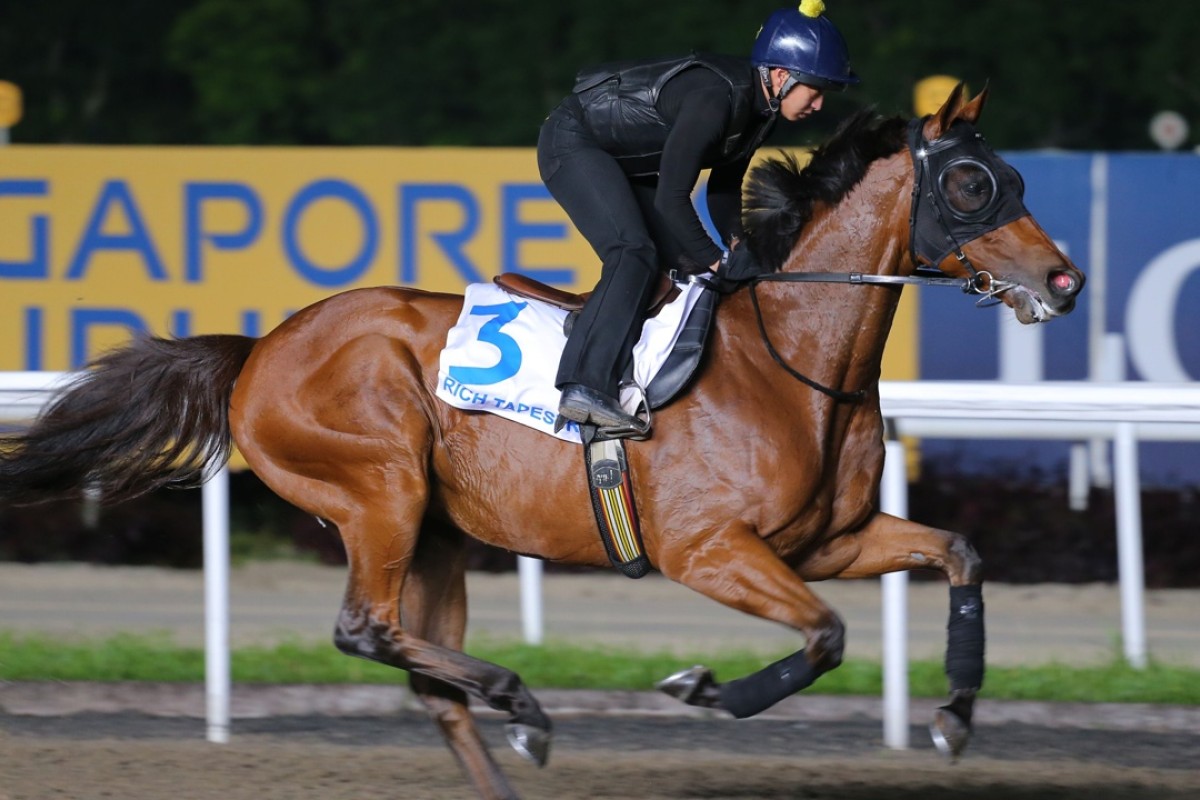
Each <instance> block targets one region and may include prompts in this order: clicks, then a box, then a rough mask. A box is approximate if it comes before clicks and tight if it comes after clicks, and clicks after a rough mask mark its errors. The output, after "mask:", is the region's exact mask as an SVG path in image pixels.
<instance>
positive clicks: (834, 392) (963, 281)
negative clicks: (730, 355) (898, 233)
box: [749, 270, 1012, 403]
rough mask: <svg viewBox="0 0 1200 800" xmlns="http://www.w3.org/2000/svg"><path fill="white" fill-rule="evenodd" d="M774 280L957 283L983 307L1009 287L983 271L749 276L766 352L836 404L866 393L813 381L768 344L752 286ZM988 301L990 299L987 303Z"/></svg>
mask: <svg viewBox="0 0 1200 800" xmlns="http://www.w3.org/2000/svg"><path fill="white" fill-rule="evenodd" d="M985 280H986V282H987V285H988V286H989V287H990V288H989V289H988V290H984V289H983V288H982V286H983V284H984V282H985ZM768 281H770V282H777V283H848V284H856V285H863V286H867V285H876V286H878V285H884V286H887V285H893V286H894V285H904V284H913V285H917V286H957V287H958V288H959V289H962V291H963V294H980V295H983V297H981V298H979V300H978V301H976V303H975V305H976V306H979V307H983V306H984V305H985V303H986V304H987V305H993V304H994V303H998V302H1000V301H999V300H998V299H993V298H995V296H996V295H998V294H1000V293H1001V292H1006V291H1008V290H1009V289H1010V288H1012V287H1011V286H1010V285H1008V284H1007V283H1006V282H1001V281H996V280H994V279H993V278H992V276H991V273H989V272H987V271H986V270H980V271H975V270H972V274H971V276H970V277H967V278H951V277H949V276H947V275H941V274H938V275H872V274H871V273H866V272H771V273H767V274H765V275H756V276H755V277H753V278H751V279H750V281H749V283H750V302H751V303H752V304H753V305H754V318H755V320H756V321H757V322H758V331H759V333H760V334H761V335H762V339H763V343H764V344H765V345H766V346H767V352H768V353H769V354H770V355H771V358H772V359H773V360H774V361H775V363H776V364H778V365H779V366H781V367H783V369H784V370H785V371H786V372H787V373H788V374H789V375H791V376H792V377H793V378H795V379H796V380H798V381H800V382H801V383H803V384H805V385H806V386H808V387H810V388H812V389H816V390H817V391H818V392H821V393H822V394H825V395H828V396H829V397H832V398H833V399H834V400H837V401H838V402H840V403H859V402H862V400H863V398H865V397H866V396H867V392H866V390H865V389H859V390H857V391H854V392H843V391H842V390H840V389H833V388H830V387H828V386H825V385H824V384H821V383H817V382H816V381H814V380H813V379H812V378H809V377H808V376H807V375H804V374H803V373H801V372H798V371H797V370H796V369H795V368H794V367H792V365H791V364H788V363H787V362H786V361H784V359H783V356H781V355H780V354H779V351H778V350H776V349H775V345H774V344H772V343H771V337H770V336H769V335H768V334H767V326H766V323H765V322H763V315H762V309H761V308H760V307H759V305H758V293H757V292H756V291H755V287H756V286H758V284H760V283H765V282H768ZM989 301H990V302H989Z"/></svg>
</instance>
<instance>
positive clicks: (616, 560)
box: [583, 437, 651, 578]
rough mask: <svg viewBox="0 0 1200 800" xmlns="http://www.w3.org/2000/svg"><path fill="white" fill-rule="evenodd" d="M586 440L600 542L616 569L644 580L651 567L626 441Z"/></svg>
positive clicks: (584, 453) (586, 465) (584, 459)
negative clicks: (635, 496)
mask: <svg viewBox="0 0 1200 800" xmlns="http://www.w3.org/2000/svg"><path fill="white" fill-rule="evenodd" d="M587 439H588V437H585V441H584V445H583V461H584V466H585V468H586V470H587V476H588V494H589V496H590V497H591V499H592V511H593V512H595V514H596V526H597V527H598V528H599V529H600V540H601V541H602V542H603V543H604V550H605V552H607V553H608V560H609V561H611V562H612V565H613V566H614V567H616V568H617V569H619V570H620V571H621V573H622V574H624V575H625V576H626V577H629V578H641V577H643V576H645V575H646V574H648V573H649V572H650V570H651V566H650V559H649V558H647V557H646V549H645V547H644V546H643V544H642V529H641V526H640V525H639V523H638V516H637V506H636V505H635V504H634V502H633V483H632V481H630V479H629V461H628V459H627V458H626V457H625V442H624V440H622V439H603V440H596V439H591V440H590V441H588V440H587Z"/></svg>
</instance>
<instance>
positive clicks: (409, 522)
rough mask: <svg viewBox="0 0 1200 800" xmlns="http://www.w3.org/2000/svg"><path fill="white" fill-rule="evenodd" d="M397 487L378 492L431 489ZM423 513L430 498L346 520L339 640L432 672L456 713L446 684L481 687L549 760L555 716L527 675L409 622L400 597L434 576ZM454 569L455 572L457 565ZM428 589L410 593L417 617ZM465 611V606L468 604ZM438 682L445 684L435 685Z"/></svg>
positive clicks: (531, 749)
mask: <svg viewBox="0 0 1200 800" xmlns="http://www.w3.org/2000/svg"><path fill="white" fill-rule="evenodd" d="M410 488H416V487H410ZM395 489H396V487H391V489H389V491H387V492H375V493H371V495H370V496H371V497H374V498H383V499H382V501H381V502H382V503H385V504H386V503H392V502H394V501H393V500H392V498H397V497H406V498H408V499H409V500H410V501H411V499H412V498H413V497H414V496H416V497H420V496H423V492H407V493H406V492H404V491H395ZM423 514H424V503H410V504H409V505H407V506H406V507H399V506H396V507H387V506H385V507H384V508H379V507H377V506H376V507H371V508H365V509H362V510H360V511H358V512H356V513H355V514H354V515H353V517H352V519H351V520H350V521H349V523H348V524H347V523H346V522H342V523H339V526H338V527H339V530H341V532H342V538H343V541H344V542H345V544H346V553H347V558H348V561H349V564H350V576H349V580H348V582H347V586H346V596H345V599H344V601H343V604H342V609H341V612H340V613H339V615H338V621H337V626H336V628H335V631H334V644H335V645H336V646H337V648H338V649H339V650H341V651H342V652H344V653H346V654H348V655H353V656H359V657H361V658H366V659H370V660H372V661H378V662H380V663H383V664H387V665H389V666H393V667H396V668H398V669H403V670H407V671H409V672H410V673H412V674H413V675H417V676H422V677H424V678H426V679H429V680H430V681H432V683H429V684H421V687H422V688H426V687H431V690H432V694H438V693H440V694H442V695H443V696H445V697H444V699H446V700H447V701H448V702H449V703H450V704H451V705H450V706H446V707H445V708H447V709H451V711H450V712H449V713H451V714H455V713H458V712H453V711H452V707H453V704H454V703H455V702H456V700H455V698H461V696H462V695H459V694H454V693H447V692H446V691H445V688H444V687H451V688H453V689H455V690H457V691H458V692H460V693H463V694H469V695H473V696H475V697H477V698H479V699H480V700H481V701H483V702H485V703H487V704H488V705H489V706H490V707H492V708H494V709H496V710H498V711H502V712H505V713H507V714H508V715H509V719H508V725H507V732H508V736H509V741H510V742H511V743H512V744H513V746H514V748H515V749H516V750H517V751H518V752H519V753H521V754H522V755H523V756H525V757H526V758H528V759H530V760H531V761H533V762H534V763H535V764H537V765H538V766H542V765H544V764H545V762H546V759H547V757H548V755H549V750H550V732H551V724H550V720H549V718H548V717H547V716H546V715H545V713H544V712H543V711H542V709H541V706H540V705H539V704H538V702H537V700H536V699H535V698H534V696H533V694H532V693H531V692H530V691H529V689H528V687H526V686H525V684H524V683H523V682H522V681H521V679H520V677H519V676H518V675H517V674H516V673H514V672H512V671H511V670H508V669H505V668H503V667H500V666H498V665H496V664H492V663H489V662H487V661H483V660H482V659H478V658H473V657H471V656H468V655H466V654H465V653H462V652H460V651H458V650H457V649H452V648H451V647H448V646H444V645H440V644H437V643H435V642H432V641H428V640H426V639H424V638H422V637H421V636H420V635H419V634H417V633H416V632H415V631H413V630H410V629H408V628H406V627H405V625H404V624H403V621H402V617H401V611H400V600H401V597H402V596H403V593H404V592H405V590H406V587H407V584H408V580H409V579H410V578H411V579H412V580H413V581H417V582H420V581H422V580H428V577H426V576H425V574H424V572H422V571H421V570H424V569H428V568H427V567H425V566H424V563H425V562H424V561H419V562H414V558H418V559H419V557H420V550H419V548H418V538H419V532H420V530H421V527H420V526H421V524H422V520H421V519H420V516H421V515H423ZM414 563H420V564H421V565H422V566H421V569H419V570H417V571H416V572H412V573H411V574H410V570H411V568H412V566H413V564H414ZM450 576H451V577H453V573H450ZM421 593H422V587H420V586H414V588H413V590H412V591H411V592H410V593H409V595H408V596H409V598H410V600H409V603H410V605H411V604H416V605H413V606H412V607H413V609H414V611H413V613H412V619H413V620H419V619H420V618H421V615H420V614H419V613H417V612H416V609H418V608H420V607H421V604H420V603H419V602H418V599H419V598H420V596H421ZM425 605H426V606H427V605H428V604H427V603H426V604H425ZM462 613H464V614H465V609H464V610H463V612H462ZM438 684H442V685H444V686H443V687H441V688H432V687H436V686H437V685H438ZM435 702H437V701H435ZM463 713H465V711H464V712H463ZM447 719H449V718H447ZM452 728H453V731H452V732H455V731H459V732H461V730H464V728H463V725H462V724H457V725H455V726H452ZM455 741H460V740H459V739H455V740H448V743H449V744H450V746H451V748H452V749H453V748H454V743H455ZM461 741H464V742H466V741H468V740H467V739H462V740H461ZM467 747H468V748H469V747H470V746H469V745H467ZM455 752H456V754H457V753H458V752H459V751H458V750H456V751H455ZM463 752H468V750H464V751H463ZM470 752H474V751H470ZM472 763H474V761H472ZM487 772H489V770H488V768H486V767H484V768H483V770H482V771H481V772H480V773H479V774H480V775H481V776H482V775H484V774H485V773H487ZM473 777H474V776H473ZM486 783H488V782H487V781H485V784H486ZM486 796H488V797H491V796H493V795H490V794H489V795H486ZM495 796H497V797H504V796H508V795H504V794H497V795H495Z"/></svg>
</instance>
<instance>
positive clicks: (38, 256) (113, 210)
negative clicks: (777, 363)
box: [0, 146, 916, 379]
mask: <svg viewBox="0 0 1200 800" xmlns="http://www.w3.org/2000/svg"><path fill="white" fill-rule="evenodd" d="M500 272H521V273H525V274H527V275H529V276H530V277H533V278H536V279H538V280H543V281H545V282H547V283H551V284H554V285H557V286H560V287H562V288H565V289H570V290H578V291H582V290H586V289H589V288H591V286H592V285H593V284H594V283H595V281H596V277H597V275H598V272H599V264H598V263H597V260H596V256H595V254H594V253H593V252H592V250H591V248H590V247H589V246H588V245H587V243H586V242H585V241H584V240H583V238H582V237H581V236H579V234H578V233H577V232H576V231H575V229H574V227H573V226H572V225H571V224H570V222H569V220H568V219H567V218H566V215H565V214H564V213H563V212H562V210H561V209H560V208H559V207H558V205H557V204H556V203H555V202H554V200H553V199H552V198H551V197H550V195H549V193H548V192H547V191H546V189H545V187H544V186H543V185H542V183H541V181H540V179H539V178H538V174H537V166H536V159H535V155H534V152H533V151H532V150H531V149H500V148H497V149H457V148H429V149H407V148H199V147H189V148H120V147H116V148H113V147H104V148H101V147H29V146H11V147H0V370H42V369H46V370H61V369H74V368H77V367H79V366H81V365H82V364H84V363H86V362H87V361H88V360H90V359H91V358H93V357H95V356H96V355H98V354H99V353H100V352H102V351H103V350H105V349H108V348H109V347H112V346H114V345H116V344H119V343H121V342H122V341H124V340H126V339H127V338H128V337H129V335H130V334H131V332H132V331H136V330H145V331H149V332H152V333H154V334H156V335H168V334H169V335H176V336H187V335H196V334H203V333H244V334H247V335H252V336H257V335H261V334H263V333H266V332H267V331H269V330H270V329H271V328H273V327H275V326H276V325H278V324H279V323H280V322H281V321H282V320H284V319H285V318H286V317H287V316H288V315H289V314H291V313H293V312H295V311H297V310H298V309H300V308H303V307H304V306H306V305H309V304H310V303H313V302H315V301H317V300H320V299H321V298H323V297H327V296H329V295H331V294H335V293H337V292H340V291H344V290H346V289H350V288H354V287H358V286H372V285H407V286H415V287H419V288H421V289H427V290H431V291H445V292H455V293H457V292H461V291H462V290H463V288H464V287H465V286H466V285H467V284H468V283H472V282H477V281H489V280H491V278H492V277H493V276H494V275H496V274H498V273H500ZM858 290H859V289H854V288H849V289H848V291H858ZM905 296H906V298H908V299H907V301H906V302H905V303H903V304H902V307H901V309H900V313H899V315H898V317H897V320H896V323H895V326H894V329H893V337H892V339H893V341H892V342H891V344H890V345H889V348H888V354H887V358H886V363H885V367H884V372H885V377H888V378H894V379H903V378H912V377H915V376H916V336H915V330H916V317H915V297H914V293H913V292H912V291H911V290H910V291H908V292H905Z"/></svg>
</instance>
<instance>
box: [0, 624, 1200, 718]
mask: <svg viewBox="0 0 1200 800" xmlns="http://www.w3.org/2000/svg"><path fill="white" fill-rule="evenodd" d="M468 652H469V653H471V654H472V655H475V656H478V657H480V658H484V659H487V660H488V661H494V662H496V663H499V664H503V665H504V666H506V667H509V668H510V669H513V670H515V671H516V672H518V673H519V674H520V675H521V677H522V678H523V679H524V680H525V682H526V683H528V684H529V686H530V687H532V688H534V689H538V688H561V689H631V690H650V689H652V688H653V686H654V682H655V681H657V680H659V679H661V678H663V677H665V676H666V675H668V674H670V673H671V672H674V671H675V670H678V669H680V668H682V667H686V666H690V665H692V664H695V663H702V664H705V665H707V666H709V667H711V668H712V669H713V670H714V671H715V672H716V674H717V677H718V679H725V678H731V677H738V676H741V675H745V674H747V673H750V672H753V671H755V670H757V669H759V668H760V667H762V666H764V665H765V664H766V663H768V662H769V661H771V660H773V659H774V658H778V657H782V656H783V655H785V654H784V653H779V654H777V655H775V656H759V655H755V654H750V655H747V654H743V653H736V652H729V651H726V652H718V653H715V654H697V653H694V654H690V655H686V656H678V655H674V654H671V653H667V652H660V653H644V652H640V651H636V650H630V649H624V648H611V647H599V646H580V645H574V644H568V643H564V642H553V641H552V642H549V643H547V644H545V645H543V646H541V647H534V646H531V645H526V644H521V643H515V642H506V641H499V640H488V639H481V640H475V641H473V642H472V644H471V646H470V647H468ZM232 667H233V680H234V681H235V682H238V683H281V684H286V683H398V682H401V681H403V680H404V674H403V673H401V672H399V671H397V670H394V669H390V668H388V667H384V666H382V665H379V664H374V663H372V662H369V661H364V660H362V659H357V658H348V657H346V656H344V655H342V654H341V653H339V652H338V651H337V650H335V649H334V648H333V646H332V645H325V644H315V645H309V644H297V643H290V644H281V645H278V646H275V647H246V648H240V649H237V650H235V651H234V653H233V665H232ZM203 677H204V653H203V651H202V650H201V649H200V648H187V647H179V646H176V645H175V644H173V643H172V642H171V640H170V639H169V637H167V636H165V635H164V636H134V635H119V636H113V637H110V638H106V639H96V640H92V641H85V642H60V641H57V640H54V639H52V638H50V637H47V636H24V635H22V636H18V635H14V634H9V633H0V680H5V681H35V680H36V681H46V680H58V681H83V680H88V681H201V680H203ZM909 682H910V689H911V693H912V695H913V696H915V697H943V696H944V695H945V686H946V683H945V677H944V676H943V674H942V667H941V664H939V663H936V662H930V661H918V662H913V663H912V664H911V666H910V670H909ZM881 685H882V670H881V668H880V665H879V664H876V663H872V662H868V661H858V660H855V661H847V662H846V663H844V664H842V666H841V667H839V668H838V669H836V670H834V671H833V672H830V673H829V674H827V675H824V676H822V678H821V679H820V680H819V681H817V683H816V684H815V685H814V686H813V687H812V688H811V689H809V690H807V691H808V692H809V693H816V694H842V695H877V694H879V693H880V691H881V689H880V687H881ZM983 695H984V697H987V698H989V699H994V700H1056V701H1077V702H1092V703H1096V702H1117V703H1171V704H1181V705H1200V670H1197V669H1191V668H1186V667H1177V666H1168V665H1163V664H1152V665H1151V666H1150V667H1148V668H1147V669H1145V670H1136V669H1133V668H1131V667H1128V666H1126V665H1125V664H1124V663H1123V662H1122V661H1120V660H1119V659H1114V660H1113V661H1112V662H1111V663H1109V664H1104V665H1101V666H1089V667H1069V666H1065V665H1061V664H1052V665H1045V666H1036V667H991V668H990V669H989V670H988V675H987V680H986V682H985V686H984V691H983Z"/></svg>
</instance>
